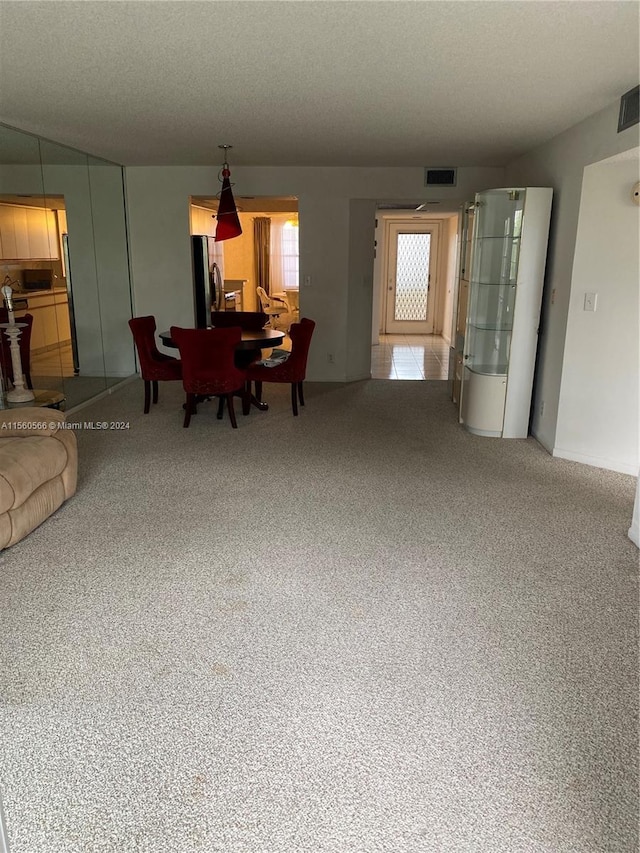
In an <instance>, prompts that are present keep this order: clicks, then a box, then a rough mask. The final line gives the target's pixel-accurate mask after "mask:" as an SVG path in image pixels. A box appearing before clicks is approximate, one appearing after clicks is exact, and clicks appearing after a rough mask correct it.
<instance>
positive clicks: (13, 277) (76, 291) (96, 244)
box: [0, 125, 136, 410]
mask: <svg viewBox="0 0 640 853" xmlns="http://www.w3.org/2000/svg"><path fill="white" fill-rule="evenodd" d="M0 279H2V280H3V284H4V285H5V286H6V285H7V284H9V285H10V286H11V288H12V291H13V304H14V311H15V317H16V321H17V322H18V323H19V324H20V323H22V325H23V327H24V328H23V331H22V332H21V334H28V332H29V331H30V334H31V338H30V342H29V347H28V349H27V350H26V352H25V354H24V357H23V361H26V362H27V364H23V371H24V373H25V378H26V379H29V378H30V381H31V384H32V386H33V389H34V392H36V401H40V400H41V401H45V400H47V399H49V398H51V399H54V400H56V399H57V398H60V399H59V404H60V406H61V407H62V408H65V409H67V410H69V409H71V408H73V407H74V406H77V405H80V404H81V403H84V402H86V401H87V400H89V399H91V398H92V397H94V396H96V395H97V394H99V393H101V392H103V391H105V390H106V389H107V388H109V387H111V386H113V385H115V384H117V383H118V382H121V381H122V380H123V379H125V378H126V377H128V376H131V375H132V374H134V373H135V369H136V367H135V358H134V351H133V343H132V338H131V334H130V332H129V328H128V325H127V321H128V319H129V318H130V317H131V282H130V275H129V254H128V246H127V234H126V217H125V202H124V188H123V170H122V167H121V166H119V165H117V164H115V163H109V162H107V161H105V160H100V159H98V158H95V157H92V156H89V155H88V154H85V153H83V152H81V151H76V150H74V149H72V148H68V147H66V146H64V145H59V144H57V143H55V142H51V141H50V140H46V139H42V138H39V137H36V136H33V135H31V134H28V133H24V132H22V131H19V130H16V129H15V128H10V127H7V126H6V125H0ZM2 319H5V318H4V317H2V316H0V320H2ZM1 334H5V332H4V331H2V332H1ZM1 349H2V348H1V347H0V350H1ZM24 350H25V341H23V347H22V351H23V352H24ZM2 373H3V376H2V378H3V388H4V390H5V392H6V391H7V389H9V390H10V389H11V386H12V376H11V375H7V374H11V371H10V370H6V369H4V365H3V371H2ZM38 392H50V393H49V394H46V393H44V394H40V393H38Z"/></svg>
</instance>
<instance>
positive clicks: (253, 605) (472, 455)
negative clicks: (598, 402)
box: [0, 381, 638, 853]
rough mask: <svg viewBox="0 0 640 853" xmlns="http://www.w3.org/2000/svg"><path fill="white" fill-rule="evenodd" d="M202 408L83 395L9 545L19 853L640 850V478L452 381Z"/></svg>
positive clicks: (7, 703)
mask: <svg viewBox="0 0 640 853" xmlns="http://www.w3.org/2000/svg"><path fill="white" fill-rule="evenodd" d="M266 392H267V399H268V400H269V401H270V403H271V410H270V411H269V412H268V413H259V412H257V411H255V410H253V411H252V413H251V415H250V417H248V418H244V417H242V416H241V415H240V416H239V418H238V422H239V428H238V430H232V429H231V427H230V425H229V422H228V420H227V419H225V420H224V421H217V420H216V418H215V408H216V407H215V404H204V405H203V406H201V408H200V411H199V413H198V415H197V416H196V417H195V418H194V419H193V420H192V425H191V427H190V428H189V429H188V430H183V429H182V426H181V424H182V411H181V403H182V395H181V392H180V389H179V388H178V387H177V386H175V385H174V386H171V387H168V386H167V385H165V384H162V385H161V388H160V403H159V405H158V406H156V407H154V408H153V410H152V412H151V414H149V415H148V416H143V415H142V384H141V383H134V384H132V385H129V386H127V387H125V388H124V389H122V390H121V391H119V392H117V393H116V394H114V395H112V396H111V397H109V398H106V399H104V400H102V401H100V402H99V403H97V404H96V405H95V406H94V407H92V409H85V410H84V411H83V412H81V413H78V415H74V416H71V417H72V418H73V419H74V420H77V421H83V422H84V421H86V422H89V421H93V422H94V423H95V422H97V421H105V422H128V423H129V428H128V429H123V430H106V431H103V430H90V429H82V430H80V431H79V432H78V439H79V445H80V458H81V471H80V483H79V489H78V494H77V496H76V497H75V498H74V499H73V500H72V501H70V502H69V503H68V504H67V505H66V506H65V507H64V508H63V509H62V510H61V511H60V512H58V513H57V514H56V515H55V516H54V517H53V518H51V519H50V520H49V521H48V522H47V523H45V524H44V525H43V526H42V527H40V528H39V529H38V530H37V531H35V532H34V533H33V534H32V535H31V536H30V537H28V538H27V539H26V540H24V541H23V542H21V543H19V544H18V545H17V546H15V547H14V548H12V549H9V550H8V551H5V552H3V553H2V554H1V555H0V573H1V579H2V580H1V583H0V640H1V642H0V697H1V707H0V722H1V725H0V754H1V755H2V766H1V770H0V773H1V777H0V786H1V792H2V798H3V800H4V809H5V814H6V820H7V824H8V838H9V843H10V849H11V853H196V851H206V853H303V851H304V853H431V852H432V851H433V853H543V851H544V853H630V851H635V850H637V849H638V847H637V829H638V823H637V821H638V797H637V793H638V787H637V781H638V773H637V771H638V766H637V711H638V655H637V639H638V631H637V629H638V606H637V605H638V552H637V550H636V549H635V547H634V546H633V545H632V543H631V542H630V541H629V540H628V539H627V536H626V533H627V529H628V527H629V523H630V520H631V513H632V506H633V497H634V487H635V483H634V479H633V478H631V477H628V476H624V475H620V474H614V473H610V472H605V471H600V470H597V469H593V468H588V467H586V466H581V465H578V464H576V463H571V462H567V461H562V460H555V459H552V458H551V457H550V456H548V454H547V453H546V452H545V451H543V450H542V449H541V448H540V446H539V445H538V444H537V443H536V442H535V441H534V440H532V439H529V440H526V441H501V440H495V439H484V438H477V437H473V436H470V435H468V434H467V433H466V432H465V431H464V430H463V429H462V428H461V427H460V426H459V425H458V424H457V422H456V418H455V410H454V407H453V405H452V404H451V403H450V401H449V400H448V398H447V394H446V383H439V382H386V381H371V382H361V383H357V384H355V385H350V386H331V385H315V386H314V385H309V386H308V387H307V393H306V397H307V405H306V406H305V408H304V409H302V411H301V414H300V417H298V418H293V417H292V415H291V410H290V404H289V392H288V388H285V387H272V386H268V387H267V388H266Z"/></svg>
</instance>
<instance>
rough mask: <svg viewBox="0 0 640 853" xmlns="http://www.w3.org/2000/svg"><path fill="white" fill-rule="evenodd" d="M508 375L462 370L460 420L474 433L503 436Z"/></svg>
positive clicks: (466, 368) (495, 436)
mask: <svg viewBox="0 0 640 853" xmlns="http://www.w3.org/2000/svg"><path fill="white" fill-rule="evenodd" d="M506 393H507V377H506V376H500V375H498V376H496V375H494V374H484V373H474V372H473V371H472V370H469V368H468V367H465V369H464V393H463V395H462V422H463V423H464V425H465V428H466V429H467V430H468V431H469V432H472V433H473V434H474V435H483V436H489V437H494V438H500V437H501V436H502V423H503V420H504V403H505V398H506Z"/></svg>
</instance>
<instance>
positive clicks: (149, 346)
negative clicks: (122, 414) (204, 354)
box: [129, 316, 182, 415]
mask: <svg viewBox="0 0 640 853" xmlns="http://www.w3.org/2000/svg"><path fill="white" fill-rule="evenodd" d="M129 328H130V329H131V332H132V334H133V340H134V342H135V345H136V350H137V352H138V361H139V362H140V373H141V374H142V378H143V380H144V413H145V415H148V414H149V408H150V401H151V388H152V386H153V402H154V403H157V402H158V382H167V381H172V380H176V379H182V364H181V362H180V359H179V358H174V357H173V356H172V355H167V354H166V353H163V352H160V350H159V349H158V347H157V345H156V321H155V317H153V316H148V317H132V319H131V320H129Z"/></svg>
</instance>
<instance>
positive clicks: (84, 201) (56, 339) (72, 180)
mask: <svg viewBox="0 0 640 853" xmlns="http://www.w3.org/2000/svg"><path fill="white" fill-rule="evenodd" d="M40 156H41V160H42V176H43V186H44V191H45V194H46V195H47V197H48V196H49V195H57V196H59V195H62V196H63V198H64V208H65V217H64V220H63V221H59V223H58V225H59V232H58V233H59V236H58V240H59V244H60V248H61V251H60V253H59V254H61V255H62V256H63V258H64V256H65V255H66V259H65V261H64V285H63V289H62V292H61V293H60V298H61V299H62V300H63V302H64V308H63V307H61V306H56V308H55V310H54V311H52V312H51V311H50V313H49V316H48V317H46V318H44V317H43V320H47V321H50V322H51V336H52V338H53V340H52V341H51V346H52V347H55V348H56V349H55V351H56V355H57V359H58V361H59V362H60V363H61V364H62V373H63V381H64V390H65V396H66V398H67V407H68V408H70V407H72V406H74V405H75V404H76V401H77V400H78V399H87V398H89V397H92V396H94V395H95V394H99V393H100V392H101V391H104V390H105V388H106V383H105V379H104V359H103V353H102V336H101V330H100V305H99V301H98V282H97V276H96V262H95V254H94V239H93V222H92V210H91V187H90V184H89V165H88V158H87V155H86V154H83V153H82V152H79V151H74V150H73V149H70V148H66V147H65V146H62V145H58V144H56V143H54V142H49V141H48V140H44V139H42V140H40ZM60 225H61V226H62V228H60ZM69 294H71V304H72V309H73V324H72V322H71V319H72V318H71V315H70V313H69ZM74 349H75V351H76V352H77V368H76V367H75V366H74V359H73V353H74ZM76 370H77V373H76Z"/></svg>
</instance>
